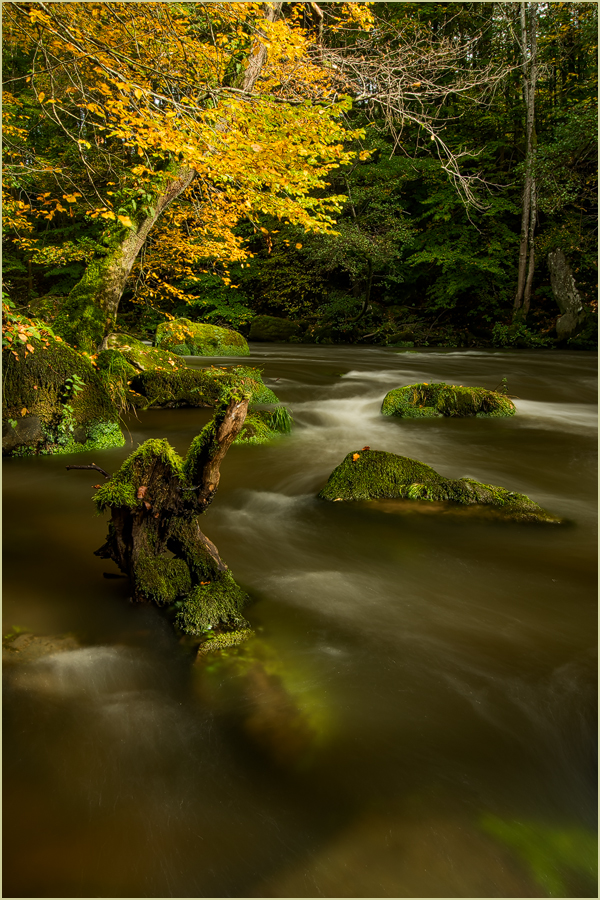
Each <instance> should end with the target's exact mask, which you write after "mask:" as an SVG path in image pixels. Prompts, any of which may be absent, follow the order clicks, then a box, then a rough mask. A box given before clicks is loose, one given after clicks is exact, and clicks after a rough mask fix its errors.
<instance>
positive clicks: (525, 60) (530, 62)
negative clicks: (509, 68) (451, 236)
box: [513, 3, 538, 321]
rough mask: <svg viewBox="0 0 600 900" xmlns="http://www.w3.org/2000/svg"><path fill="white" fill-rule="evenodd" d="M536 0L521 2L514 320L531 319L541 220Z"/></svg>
mask: <svg viewBox="0 0 600 900" xmlns="http://www.w3.org/2000/svg"><path fill="white" fill-rule="evenodd" d="M536 7H537V4H535V3H521V4H520V21H521V57H522V64H521V67H522V78H523V100H524V102H525V181H524V184H523V201H522V212H521V241H520V244H519V272H518V276H517V291H516V294H515V302H514V308H513V321H514V320H515V319H522V320H524V319H525V318H527V314H528V312H529V307H530V305H531V289H532V286H533V274H534V271H535V245H534V235H535V226H536V221H537V189H536V183H535V171H534V164H535V152H536V144H537V137H536V132H535V89H536V84H537V78H538V59H537V18H536Z"/></svg>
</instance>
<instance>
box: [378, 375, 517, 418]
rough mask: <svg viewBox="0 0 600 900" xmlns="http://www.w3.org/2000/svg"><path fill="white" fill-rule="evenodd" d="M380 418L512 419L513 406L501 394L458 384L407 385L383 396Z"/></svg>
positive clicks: (510, 401)
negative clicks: (381, 416)
mask: <svg viewBox="0 0 600 900" xmlns="http://www.w3.org/2000/svg"><path fill="white" fill-rule="evenodd" d="M381 412H382V413H383V415H384V416H401V417H403V418H411V419H422V418H432V417H437V416H448V417H456V418H465V417H467V416H477V417H479V418H484V417H485V418H492V417H494V418H497V417H503V416H514V414H515V412H516V410H515V405H514V403H513V402H512V400H510V399H509V398H508V397H506V396H504V394H500V393H498V392H497V391H490V390H487V388H480V387H464V386H463V385H462V384H460V385H456V384H446V383H445V382H443V381H442V382H437V383H435V384H427V383H422V384H408V385H406V386H405V387H399V388H395V389H394V390H393V391H390V392H389V393H387V394H386V395H385V397H384V400H383V404H382V406H381Z"/></svg>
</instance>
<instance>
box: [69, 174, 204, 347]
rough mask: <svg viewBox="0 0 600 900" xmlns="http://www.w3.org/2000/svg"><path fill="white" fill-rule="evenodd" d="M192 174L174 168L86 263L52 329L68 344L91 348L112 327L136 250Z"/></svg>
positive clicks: (190, 178) (100, 341) (191, 177)
mask: <svg viewBox="0 0 600 900" xmlns="http://www.w3.org/2000/svg"><path fill="white" fill-rule="evenodd" d="M194 175H195V171H194V169H190V168H180V169H179V170H178V171H176V172H175V173H174V177H173V178H172V180H171V181H170V182H169V184H168V186H167V188H166V190H165V191H164V192H163V193H162V194H159V195H158V196H157V197H156V198H155V201H154V207H153V209H152V210H151V212H150V214H149V215H147V216H146V217H145V218H144V219H143V220H142V221H141V222H140V223H139V225H138V226H137V227H136V228H134V229H128V230H127V233H126V234H125V237H123V238H122V239H121V240H120V241H119V242H117V243H116V244H115V246H114V247H113V248H112V249H111V250H110V251H109V253H108V254H107V256H105V257H104V258H103V259H99V260H95V261H94V262H92V263H90V265H89V266H88V267H87V269H86V271H85V273H84V275H83V277H82V279H81V281H79V282H78V284H76V285H75V287H74V288H73V290H72V291H71V293H70V294H69V296H68V297H67V299H66V301H65V302H64V304H63V306H62V308H61V311H60V313H59V315H58V317H57V319H56V322H55V323H54V328H55V330H56V331H57V332H58V334H60V335H61V336H62V337H64V339H65V340H66V341H68V343H69V344H71V345H72V346H74V347H77V349H79V350H85V351H87V352H94V350H96V349H97V348H98V347H99V345H100V344H101V343H102V340H103V338H104V336H105V335H106V334H108V333H109V332H110V331H112V330H113V328H114V324H115V320H116V317H117V310H118V308H119V301H120V300H121V297H122V295H123V291H124V290H125V285H126V283H127V279H128V278H129V275H130V273H131V270H132V268H133V264H134V263H135V261H136V259H137V256H138V253H139V252H140V250H141V249H142V247H143V246H144V243H145V242H146V238H147V237H148V235H149V234H150V232H151V231H152V229H153V227H154V225H155V224H156V222H157V221H158V219H159V218H160V216H161V215H162V214H163V212H164V211H165V209H167V207H168V206H170V204H171V203H172V202H173V201H174V200H176V199H177V197H179V195H180V194H182V193H183V191H185V189H186V188H187V187H188V186H189V185H190V184H191V182H192V180H193V178H194Z"/></svg>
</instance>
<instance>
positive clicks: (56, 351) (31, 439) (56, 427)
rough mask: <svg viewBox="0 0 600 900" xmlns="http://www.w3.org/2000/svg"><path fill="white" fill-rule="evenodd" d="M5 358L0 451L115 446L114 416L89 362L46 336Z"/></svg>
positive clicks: (119, 440) (64, 450) (72, 450)
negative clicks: (31, 349) (0, 446)
mask: <svg viewBox="0 0 600 900" xmlns="http://www.w3.org/2000/svg"><path fill="white" fill-rule="evenodd" d="M30 346H32V347H33V353H32V352H30V351H28V350H27V349H26V348H25V347H24V346H20V347H17V348H16V349H15V350H14V351H13V352H10V353H6V354H5V360H4V367H3V401H4V403H3V413H2V452H3V454H5V455H12V456H29V455H32V454H37V453H42V454H47V453H75V452H78V451H82V450H99V449H104V448H106V447H119V446H122V445H123V444H124V442H125V439H124V437H123V434H122V432H121V429H120V428H119V425H118V411H117V408H116V406H115V403H114V401H113V399H112V398H111V396H110V393H109V391H108V390H107V387H106V384H105V382H104V380H103V378H102V376H101V374H100V373H99V372H98V370H97V369H95V368H94V366H93V365H92V363H91V361H90V359H89V358H88V357H87V356H85V355H83V354H82V353H79V352H78V351H77V350H74V349H73V348H72V347H70V346H69V345H68V344H66V343H65V342H64V341H62V340H61V339H60V338H57V337H55V336H53V335H52V334H51V333H49V332H48V333H46V334H44V336H43V337H41V338H32V339H31V344H30Z"/></svg>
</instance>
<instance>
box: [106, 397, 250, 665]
mask: <svg viewBox="0 0 600 900" xmlns="http://www.w3.org/2000/svg"><path fill="white" fill-rule="evenodd" d="M248 401H249V395H248V394H245V393H242V392H240V391H236V390H232V391H230V392H229V394H228V395H227V396H226V397H225V399H224V400H223V401H222V403H221V404H220V405H219V406H218V407H217V409H216V410H215V414H214V416H213V419H212V420H211V422H209V424H208V425H207V426H206V427H205V428H204V429H203V430H202V431H201V433H200V434H199V435H198V436H197V437H196V438H194V440H193V441H192V444H191V446H190V449H189V451H188V453H187V456H186V457H185V459H182V458H181V457H180V456H179V455H178V454H177V453H176V452H175V450H174V449H173V448H172V447H171V445H170V444H169V443H168V441H166V440H148V441H146V442H145V443H144V444H142V445H141V446H140V447H138V449H137V450H135V451H134V452H133V453H131V454H130V456H129V457H128V458H127V459H126V460H125V462H124V463H123V465H122V466H121V468H120V469H119V470H118V472H116V473H115V474H114V475H112V477H110V478H109V479H108V480H107V481H106V482H105V483H104V484H103V485H101V486H100V487H99V489H98V490H97V491H96V495H95V497H94V500H95V503H96V506H97V508H98V510H99V511H104V510H109V511H110V522H109V526H108V536H107V540H106V543H105V544H104V545H103V546H102V547H101V548H100V549H99V550H97V551H96V555H97V556H100V557H101V558H102V559H112V560H113V561H114V562H115V563H116V564H117V565H118V566H119V568H120V569H121V571H122V572H124V573H125V574H126V575H127V576H128V577H129V578H130V581H131V585H132V599H133V601H135V602H149V601H150V602H153V603H156V604H157V605H158V606H166V605H173V606H175V608H176V609H177V615H176V620H175V621H176V625H177V626H178V627H179V628H180V629H181V630H182V631H183V632H184V633H186V634H188V635H193V636H195V637H199V638H200V639H201V642H202V643H203V644H204V645H206V646H205V647H204V649H205V650H207V649H209V648H214V649H217V648H221V647H226V646H232V645H234V644H238V643H240V642H241V641H242V640H244V639H245V638H246V637H248V636H249V634H251V630H250V626H249V624H248V622H247V621H246V620H245V619H244V617H243V616H242V613H241V610H242V608H243V606H244V604H245V603H246V602H247V600H248V598H247V595H246V594H245V593H244V592H243V591H242V589H241V588H240V587H239V586H238V585H237V584H236V583H235V581H234V579H233V576H232V575H231V572H230V571H229V569H228V567H227V566H226V564H225V563H224V562H223V560H222V559H221V557H220V556H219V551H218V550H217V548H216V547H215V545H214V544H213V543H212V541H210V540H209V539H208V538H207V537H206V535H204V534H203V533H202V530H201V528H200V524H199V521H198V520H199V517H200V516H201V515H202V513H203V512H204V511H205V509H206V508H207V507H208V506H209V504H210V503H211V502H212V500H213V498H214V496H215V494H216V492H217V488H218V484H219V479H220V467H221V463H222V462H223V459H224V458H225V454H226V453H227V451H228V449H229V447H230V446H231V444H232V443H233V441H234V440H235V438H236V436H237V435H238V434H239V432H240V430H241V428H242V426H243V424H244V420H245V418H246V413H247V411H248Z"/></svg>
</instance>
